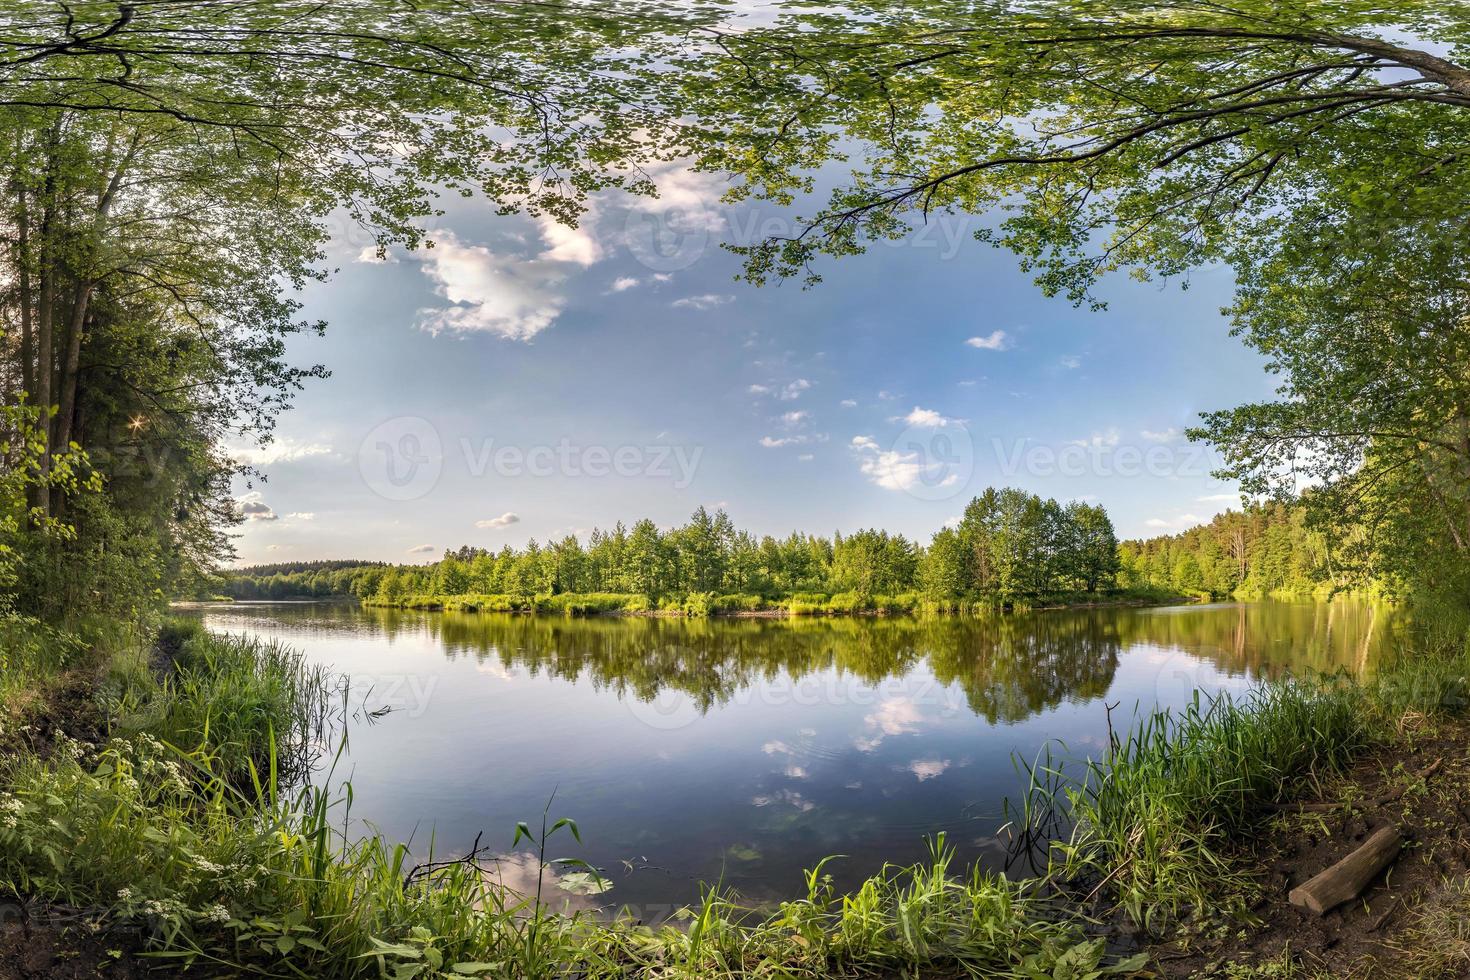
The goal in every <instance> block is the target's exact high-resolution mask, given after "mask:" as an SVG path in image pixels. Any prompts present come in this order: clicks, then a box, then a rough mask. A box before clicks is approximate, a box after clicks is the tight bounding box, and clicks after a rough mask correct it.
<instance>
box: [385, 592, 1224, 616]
mask: <svg viewBox="0 0 1470 980" xmlns="http://www.w3.org/2000/svg"><path fill="white" fill-rule="evenodd" d="M1197 598H1198V597H1195V596H1178V595H1171V594H1169V593H1168V592H1165V591H1161V590H1149V589H1138V590H1131V591H1122V590H1117V591H1113V592H1110V593H1075V594H1070V595H1068V594H1062V595H1055V596H1047V597H1044V598H1041V599H1039V600H1038V604H1036V605H1030V604H1027V603H1024V602H1014V603H1011V604H1008V605H1006V606H1004V607H998V606H992V605H971V604H968V603H960V602H955V603H949V604H939V603H935V602H931V601H928V600H926V599H924V597H923V596H921V595H919V594H917V593H907V594H904V595H896V596H885V595H875V596H863V595H860V594H856V593H838V594H837V595H826V594H823V593H802V594H799V595H793V596H776V597H767V596H758V595H719V596H716V595H703V594H696V595H691V596H686V597H684V598H683V599H679V600H673V601H669V602H666V603H665V604H663V605H662V606H660V607H657V608H655V607H653V605H652V604H651V603H650V601H649V599H648V597H647V596H641V595H610V594H588V595H583V594H578V593H562V594H559V595H551V596H533V597H528V598H523V597H520V596H509V595H456V596H436V595H422V596H421V595H412V596H404V597H402V598H400V599H398V600H396V601H393V602H389V601H387V600H383V599H378V598H376V597H372V596H370V597H368V598H365V599H361V600H359V601H360V602H361V604H362V605H363V606H365V607H368V608H380V609H411V610H418V611H424V612H485V613H527V614H537V615H564V616H647V617H670V618H686V617H687V618H699V617H704V616H709V617H720V618H731V619H741V618H748V619H785V618H794V617H802V616H916V615H931V616H932V615H941V616H942V615H988V614H994V613H998V612H1031V611H1040V610H1045V609H1080V608H1088V607H1105V606H1126V605H1164V604H1169V603H1174V602H1188V601H1194V600H1196V599H1197Z"/></svg>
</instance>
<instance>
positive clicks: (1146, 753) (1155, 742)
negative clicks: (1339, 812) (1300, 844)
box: [1024, 617, 1470, 931]
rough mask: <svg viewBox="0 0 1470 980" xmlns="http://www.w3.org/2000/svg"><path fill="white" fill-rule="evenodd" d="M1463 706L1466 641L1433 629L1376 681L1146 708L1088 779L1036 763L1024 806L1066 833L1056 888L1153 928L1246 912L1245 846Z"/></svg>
mask: <svg viewBox="0 0 1470 980" xmlns="http://www.w3.org/2000/svg"><path fill="white" fill-rule="evenodd" d="M1467 698H1470V631H1467V629H1466V628H1465V626H1464V625H1463V623H1462V621H1461V620H1460V619H1459V618H1457V617H1443V618H1434V619H1430V620H1428V621H1427V622H1426V623H1425V624H1424V625H1421V626H1420V627H1419V628H1418V629H1417V631H1416V633H1415V635H1414V638H1413V640H1412V642H1411V645H1410V646H1409V647H1408V648H1406V649H1405V650H1404V651H1403V652H1402V653H1401V654H1400V655H1399V657H1398V658H1397V659H1395V660H1393V661H1392V662H1390V663H1387V664H1385V665H1383V666H1382V667H1381V668H1380V669H1379V670H1378V672H1377V673H1376V674H1375V675H1373V676H1372V677H1368V678H1363V679H1361V680H1359V679H1353V678H1349V677H1346V676H1341V675H1339V676H1335V677H1314V678H1298V679H1293V680H1289V681H1284V682H1280V683H1276V684H1272V685H1269V686H1266V687H1263V688H1261V689H1259V690H1257V691H1253V692H1252V693H1250V694H1248V695H1246V696H1245V697H1243V698H1240V699H1231V698H1219V699H1215V700H1206V699H1203V698H1200V697H1198V696H1197V697H1196V700H1195V702H1194V703H1193V704H1191V705H1190V706H1188V707H1187V708H1186V709H1185V710H1183V711H1182V712H1178V713H1173V712H1151V713H1149V714H1147V715H1146V716H1145V717H1143V718H1142V720H1140V721H1139V722H1138V723H1137V724H1136V725H1135V726H1134V727H1132V728H1131V729H1129V730H1126V731H1124V732H1121V733H1110V747H1109V750H1108V751H1107V752H1106V753H1104V754H1103V755H1102V756H1101V757H1100V758H1097V759H1094V760H1091V761H1089V762H1087V763H1086V764H1085V765H1083V766H1082V767H1081V768H1080V771H1072V772H1069V771H1067V769H1066V767H1051V766H1038V767H1037V768H1036V770H1035V771H1034V772H1033V783H1032V790H1031V794H1030V798H1029V799H1028V800H1027V801H1026V806H1025V808H1024V810H1025V812H1026V814H1027V815H1028V818H1029V820H1030V821H1031V823H1032V825H1033V826H1036V827H1040V826H1057V825H1070V826H1071V828H1072V829H1071V831H1070V833H1069V835H1068V836H1066V837H1065V839H1063V840H1061V841H1059V842H1058V843H1057V844H1056V845H1055V846H1054V847H1053V850H1052V858H1053V865H1052V868H1051V873H1052V875H1053V877H1054V879H1055V880H1056V881H1058V882H1062V883H1066V884H1068V885H1071V886H1073V887H1074V888H1085V889H1087V891H1088V894H1089V896H1097V895H1102V896H1104V897H1105V898H1106V899H1107V901H1108V902H1109V903H1110V904H1111V905H1112V906H1113V907H1115V908H1118V909H1122V910H1123V911H1125V912H1126V913H1128V915H1129V916H1130V918H1131V919H1133V920H1134V921H1136V922H1138V923H1141V924H1143V925H1145V926H1146V927H1150V928H1151V929H1153V930H1155V931H1161V930H1163V929H1165V928H1167V927H1169V926H1171V925H1173V924H1174V923H1177V922H1178V920H1179V919H1181V918H1189V917H1195V918H1197V917H1199V916H1200V915H1201V914H1202V913H1204V912H1207V911H1217V910H1219V909H1220V908H1221V906H1222V903H1223V904H1226V905H1229V904H1233V905H1234V906H1235V908H1233V909H1229V911H1234V912H1243V911H1244V909H1243V907H1242V906H1243V903H1244V902H1245V900H1246V899H1247V897H1248V896H1249V893H1250V888H1249V885H1250V877H1249V872H1250V869H1249V868H1247V867H1242V866H1240V864H1239V863H1238V860H1237V859H1238V857H1239V855H1240V853H1241V846H1240V845H1241V842H1242V841H1248V840H1249V839H1250V836H1251V835H1252V834H1253V833H1254V832H1255V831H1256V830H1258V829H1259V828H1260V827H1261V826H1262V825H1263V823H1264V822H1265V821H1266V820H1268V819H1269V818H1270V817H1271V816H1273V815H1274V814H1276V813H1277V812H1279V810H1280V808H1281V804H1283V803H1285V802H1286V801H1288V800H1291V799H1292V798H1293V797H1295V796H1297V795H1299V794H1300V793H1302V792H1304V791H1306V792H1311V791H1313V790H1314V789H1316V788H1318V787H1320V786H1321V785H1322V784H1323V782H1325V781H1330V780H1331V779H1333V778H1334V777H1336V776H1338V775H1340V774H1341V773H1342V772H1343V771H1344V769H1345V768H1346V767H1347V766H1348V765H1349V763H1351V762H1352V760H1353V759H1355V758H1356V757H1358V756H1359V755H1361V754H1362V753H1364V752H1366V751H1368V750H1370V749H1374V748H1380V747H1384V746H1390V745H1393V744H1396V743H1398V742H1400V741H1402V740H1403V737H1404V731H1405V722H1406V719H1408V720H1410V721H1413V720H1432V719H1434V718H1444V717H1451V716H1461V715H1463V714H1464V712H1465V709H1466V708H1467V706H1470V700H1467Z"/></svg>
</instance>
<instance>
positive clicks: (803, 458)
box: [796, 453, 817, 463]
mask: <svg viewBox="0 0 1470 980" xmlns="http://www.w3.org/2000/svg"><path fill="white" fill-rule="evenodd" d="M796 458H797V459H798V460H800V461H801V462H803V463H810V462H811V461H812V460H814V459H816V458H817V457H815V456H813V455H812V454H811V453H802V454H801V455H800V456H798V457H796Z"/></svg>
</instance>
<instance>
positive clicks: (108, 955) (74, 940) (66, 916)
mask: <svg viewBox="0 0 1470 980" xmlns="http://www.w3.org/2000/svg"><path fill="white" fill-rule="evenodd" d="M95 921H96V920H95V919H94V918H93V917H92V916H89V915H86V914H84V913H78V912H68V911H66V910H63V909H58V908H29V909H27V908H22V907H21V906H17V905H7V906H5V907H4V918H3V922H0V980H43V978H44V980H79V978H82V977H88V978H96V977H106V978H115V980H123V978H133V977H140V976H143V975H144V972H145V971H144V969H143V968H142V967H140V966H139V965H138V964H139V963H140V962H143V961H139V960H137V959H136V958H135V954H136V952H137V951H138V950H139V949H140V948H141V943H140V941H139V939H138V937H137V936H136V935H134V934H132V933H128V932H119V931H115V930H114V931H102V930H99V929H95V928H94V922H95ZM153 975H154V976H157V975H158V974H153Z"/></svg>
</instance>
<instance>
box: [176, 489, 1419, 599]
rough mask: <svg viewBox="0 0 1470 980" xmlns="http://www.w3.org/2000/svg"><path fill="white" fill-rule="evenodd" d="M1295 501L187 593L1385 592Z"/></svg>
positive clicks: (672, 547)
mask: <svg viewBox="0 0 1470 980" xmlns="http://www.w3.org/2000/svg"><path fill="white" fill-rule="evenodd" d="M1340 564H1341V563H1340V562H1337V563H1335V562H1334V559H1333V555H1332V551H1331V549H1330V547H1329V546H1328V539H1327V536H1326V534H1325V533H1324V532H1322V531H1321V530H1314V529H1312V528H1311V527H1310V526H1309V525H1308V522H1307V520H1306V512H1305V509H1304V508H1303V507H1302V506H1288V505H1285V504H1281V503H1270V504H1250V505H1247V506H1246V507H1245V508H1244V509H1243V510H1241V511H1226V512H1225V513H1223V514H1221V515H1219V516H1218V517H1216V518H1215V519H1214V520H1212V521H1211V522H1210V523H1209V524H1208V525H1204V526H1202V527H1199V528H1193V529H1191V530H1189V531H1186V532H1183V533H1181V534H1177V535H1165V536H1161V537H1157V538H1150V539H1146V540H1136V541H1122V542H1120V541H1119V540H1118V539H1117V536H1116V533H1115V532H1114V529H1113V524H1112V520H1111V518H1110V517H1109V516H1108V513H1107V510H1106V509H1105V508H1103V507H1102V506H1101V505H1091V504H1086V503H1081V502H1075V501H1074V502H1072V503H1069V504H1065V505H1063V504H1059V503H1058V502H1057V501H1055V500H1044V499H1042V498H1041V497H1038V496H1036V495H1034V494H1029V493H1025V492H1024V491H1020V490H1016V489H1013V488H1005V489H999V490H997V489H994V488H991V489H987V490H985V491H984V492H983V493H981V494H980V495H979V496H977V497H975V498H974V499H973V500H971V501H970V503H969V505H968V506H966V507H965V509H964V512H963V514H962V516H961V517H960V518H958V519H957V520H956V521H954V522H952V523H951V524H950V525H948V526H946V527H944V528H941V529H940V530H939V531H937V532H936V533H935V534H934V535H933V537H932V539H931V540H930V542H929V544H927V545H922V544H920V543H918V542H916V541H911V540H909V539H908V538H906V537H904V536H903V535H901V534H893V533H890V532H887V531H880V530H876V529H864V530H859V531H856V532H853V533H849V534H846V535H844V534H841V533H838V534H834V535H832V536H831V537H830V538H828V537H822V536H819V535H813V534H801V533H792V534H790V535H788V536H787V537H786V538H775V537H772V536H769V535H767V536H764V537H760V538H757V537H756V536H755V535H753V534H751V533H749V532H746V531H742V530H739V529H738V528H737V527H736V526H735V524H734V522H733V521H732V520H731V519H730V517H729V515H727V514H726V513H725V512H724V511H723V510H720V511H716V512H714V513H713V514H712V513H710V512H708V511H707V510H706V509H705V508H703V507H700V508H698V509H697V510H695V512H694V513H693V515H692V516H691V517H690V519H689V521H688V522H687V523H686V524H684V525H681V526H678V527H674V528H668V529H660V528H659V527H657V526H656V525H655V524H654V523H653V522H652V521H649V520H641V521H638V522H636V523H635V524H634V525H633V526H632V527H631V528H629V527H627V526H625V525H624V524H623V523H621V522H619V523H618V524H617V525H615V526H614V528H613V529H612V530H611V531H603V530H600V529H597V530H593V531H592V532H591V534H590V535H588V537H587V540H586V541H585V542H583V541H582V540H580V539H578V538H577V537H576V536H572V535H569V536H567V537H566V538H563V539H562V540H560V541H556V542H552V543H549V544H546V545H541V544H539V543H538V542H537V541H535V540H534V539H533V540H531V541H530V542H528V543H527V545H526V546H525V547H524V548H520V549H516V548H511V547H510V546H505V547H502V548H501V549H500V550H499V551H490V550H488V549H485V548H479V547H474V546H468V545H466V546H464V547H461V548H459V549H457V550H450V551H446V552H445V553H444V554H443V556H442V557H441V558H440V559H439V560H437V561H434V562H430V563H427V564H418V565H393V564H388V563H383V562H360V561H351V560H341V561H317V562H299V563H279V564H273V565H260V566H253V567H246V568H240V569H234V570H230V571H227V572H225V573H224V574H223V575H222V576H221V577H219V578H217V579H215V580H211V581H207V582H204V583H201V585H200V588H199V590H198V591H197V592H196V593H195V597H196V598H200V599H205V598H227V599H245V600H259V599H308V598H346V597H351V598H355V599H357V600H359V601H360V602H362V604H363V605H365V606H376V607H382V608H390V609H394V608H396V609H423V610H443V611H465V612H538V613H563V614H569V615H640V616H679V615H682V616H774V615H792V616H824V615H827V616H830V615H899V614H942V613H981V614H984V613H989V612H994V611H1005V610H1011V611H1022V610H1028V609H1047V608H1063V607H1086V606H1091V605H1126V604H1146V603H1167V602H1172V601H1188V600H1203V601H1209V600H1212V599H1263V598H1281V599H1307V598H1310V599H1327V598H1332V597H1334V596H1356V597H1363V598H1395V597H1396V594H1395V592H1394V591H1393V590H1391V589H1388V588H1386V587H1385V585H1384V583H1383V582H1381V581H1379V580H1377V579H1374V578H1371V577H1368V576H1365V575H1363V574H1349V573H1348V572H1346V571H1344V570H1343V569H1342V568H1341V567H1339V566H1340Z"/></svg>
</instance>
